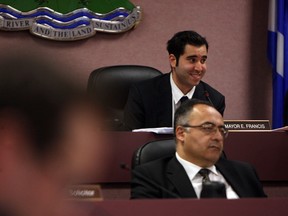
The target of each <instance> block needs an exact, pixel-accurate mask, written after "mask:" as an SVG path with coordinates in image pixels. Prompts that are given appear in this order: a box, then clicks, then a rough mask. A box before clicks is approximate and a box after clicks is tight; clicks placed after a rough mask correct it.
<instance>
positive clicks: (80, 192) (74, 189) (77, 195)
mask: <svg viewBox="0 0 288 216" xmlns="http://www.w3.org/2000/svg"><path fill="white" fill-rule="evenodd" d="M68 193H69V194H68V196H69V198H70V199H74V200H75V199H76V200H83V201H89V200H91V201H95V200H103V197H102V193H101V187H100V185H73V186H71V187H69V191H68Z"/></svg>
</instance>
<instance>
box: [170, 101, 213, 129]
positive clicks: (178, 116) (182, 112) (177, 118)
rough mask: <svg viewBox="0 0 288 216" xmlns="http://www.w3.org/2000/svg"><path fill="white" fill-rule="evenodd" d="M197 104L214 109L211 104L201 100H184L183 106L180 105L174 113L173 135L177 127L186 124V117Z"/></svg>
mask: <svg viewBox="0 0 288 216" xmlns="http://www.w3.org/2000/svg"><path fill="white" fill-rule="evenodd" d="M198 104H203V105H207V106H210V107H213V108H214V106H213V105H211V103H209V102H208V101H203V100H198V99H190V100H186V101H185V102H184V103H183V104H181V106H180V107H179V108H178V109H177V110H176V112H175V115H174V133H175V130H176V127H177V126H178V125H184V124H187V121H188V120H189V119H188V115H189V114H190V113H191V112H192V111H193V108H194V107H195V106H196V105H198ZM184 121H185V122H184Z"/></svg>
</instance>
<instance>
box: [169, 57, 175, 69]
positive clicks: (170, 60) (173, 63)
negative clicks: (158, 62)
mask: <svg viewBox="0 0 288 216" xmlns="http://www.w3.org/2000/svg"><path fill="white" fill-rule="evenodd" d="M169 63H170V67H171V68H172V69H173V68H175V67H176V65H177V59H176V57H175V55H174V54H169Z"/></svg>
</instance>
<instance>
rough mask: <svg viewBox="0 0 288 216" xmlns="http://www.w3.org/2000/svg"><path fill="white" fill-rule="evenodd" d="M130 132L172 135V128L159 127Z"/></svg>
mask: <svg viewBox="0 0 288 216" xmlns="http://www.w3.org/2000/svg"><path fill="white" fill-rule="evenodd" d="M132 132H152V133H156V134H173V133H174V131H173V127H159V128H140V129H135V130H133V131H132Z"/></svg>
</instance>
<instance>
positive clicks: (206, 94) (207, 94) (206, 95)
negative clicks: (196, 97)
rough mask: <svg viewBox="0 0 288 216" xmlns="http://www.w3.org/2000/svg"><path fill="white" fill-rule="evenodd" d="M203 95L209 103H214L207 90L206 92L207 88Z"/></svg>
mask: <svg viewBox="0 0 288 216" xmlns="http://www.w3.org/2000/svg"><path fill="white" fill-rule="evenodd" d="M204 95H205V97H206V98H207V100H208V101H209V103H211V105H212V106H214V104H213V103H212V101H211V98H210V95H209V92H208V91H207V90H205V91H204Z"/></svg>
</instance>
